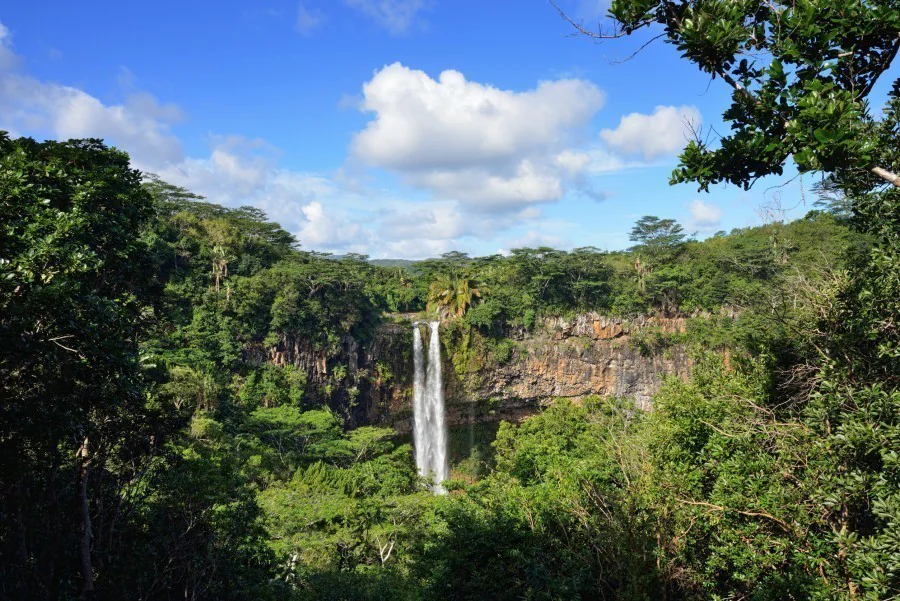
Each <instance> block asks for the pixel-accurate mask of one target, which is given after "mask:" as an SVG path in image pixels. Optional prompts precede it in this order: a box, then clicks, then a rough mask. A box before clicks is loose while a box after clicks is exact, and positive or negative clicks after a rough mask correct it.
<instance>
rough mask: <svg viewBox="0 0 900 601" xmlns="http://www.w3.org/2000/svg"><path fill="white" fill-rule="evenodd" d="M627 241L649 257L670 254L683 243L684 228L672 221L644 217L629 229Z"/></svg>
mask: <svg viewBox="0 0 900 601" xmlns="http://www.w3.org/2000/svg"><path fill="white" fill-rule="evenodd" d="M628 239H629V240H631V241H632V242H637V243H638V245H639V246H640V249H641V250H643V251H645V252H647V253H648V254H649V255H651V256H660V255H664V254H670V253H671V252H672V251H673V250H675V249H677V248H678V247H679V245H681V243H682V242H683V241H684V228H683V227H681V225H680V224H679V223H678V222H677V221H675V220H674V219H660V218H659V217H655V216H653V215H645V216H643V217H641V218H640V219H638V221H637V223H635V224H634V227H633V228H631V234H630V235H629V238H628Z"/></svg>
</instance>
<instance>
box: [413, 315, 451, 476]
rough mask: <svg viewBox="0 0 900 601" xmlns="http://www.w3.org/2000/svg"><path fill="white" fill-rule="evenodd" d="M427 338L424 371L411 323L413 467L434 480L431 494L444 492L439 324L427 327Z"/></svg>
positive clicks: (419, 341)
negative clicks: (429, 330)
mask: <svg viewBox="0 0 900 601" xmlns="http://www.w3.org/2000/svg"><path fill="white" fill-rule="evenodd" d="M428 325H429V327H430V328H431V336H430V339H429V341H428V368H427V371H426V369H425V361H424V359H423V357H422V354H423V352H422V351H423V348H422V346H423V345H422V334H421V332H420V331H419V324H418V323H415V324H413V367H414V370H415V374H414V377H413V420H414V428H413V442H414V444H415V449H416V467H417V468H418V470H419V474H420V475H422V476H429V475H430V476H431V477H432V478H433V479H434V482H435V485H434V489H433V490H434V492H436V493H439V494H442V493H444V492H446V491H445V490H444V488H443V487H442V486H441V482H443V481H444V480H446V479H447V475H448V473H449V466H448V463H447V426H446V423H445V420H444V383H443V380H442V378H441V340H440V337H439V336H438V326H439V325H440V322H437V321H433V322H431V323H429V324H428Z"/></svg>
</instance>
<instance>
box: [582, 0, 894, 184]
mask: <svg viewBox="0 0 900 601" xmlns="http://www.w3.org/2000/svg"><path fill="white" fill-rule="evenodd" d="M609 15H610V17H611V18H612V19H613V22H614V27H613V30H612V31H607V32H604V31H602V30H600V31H597V32H591V31H587V30H586V29H584V28H583V27H581V26H580V25H578V24H575V25H576V27H577V28H578V29H579V30H580V31H581V33H583V34H586V35H589V36H591V37H593V38H599V39H611V38H621V37H624V36H628V35H631V34H633V33H635V32H637V31H639V30H642V29H645V28H650V27H653V26H656V25H661V26H662V28H663V31H662V32H661V33H659V34H658V35H656V36H655V37H654V39H657V38H665V40H666V42H668V43H670V44H673V45H675V46H676V47H677V48H678V50H679V52H681V54H682V56H683V57H684V58H686V59H687V60H689V61H691V62H692V63H694V64H695V65H697V67H698V68H700V70H702V71H704V72H706V73H709V74H710V75H711V76H712V77H713V78H717V77H718V78H721V79H722V80H723V81H725V82H726V83H727V84H728V85H729V86H730V87H731V88H732V97H731V99H732V102H731V106H730V107H729V108H728V109H727V110H725V112H724V114H723V116H724V118H725V120H726V121H728V122H729V123H730V125H731V133H730V134H729V135H727V136H724V137H723V138H722V139H721V140H720V142H719V144H718V146H716V147H713V146H712V145H710V144H709V143H708V141H706V140H704V139H702V138H701V136H699V135H698V136H697V139H695V140H693V141H692V142H690V144H689V145H688V146H687V148H686V149H685V151H684V153H683V154H682V155H681V167H680V168H679V169H678V170H676V171H675V173H674V174H673V176H672V181H673V182H687V181H693V182H696V183H697V184H698V185H699V186H700V188H701V189H704V190H705V189H708V188H709V186H710V185H711V184H715V183H718V182H722V181H725V182H729V183H733V184H737V185H741V186H743V187H744V188H749V187H750V186H751V185H752V183H753V182H754V181H756V180H757V179H758V178H760V177H763V176H766V175H770V174H776V175H780V174H781V173H782V172H783V168H784V164H785V162H786V161H788V159H791V158H792V159H793V161H794V163H795V164H796V165H797V168H798V169H799V170H800V171H801V172H806V171H817V172H825V173H832V172H836V171H852V172H854V173H855V174H857V175H858V176H860V177H862V178H863V179H864V180H865V181H867V182H869V183H870V185H874V183H875V182H876V181H880V182H881V183H884V182H887V183H890V184H891V185H893V186H897V187H900V176H898V175H897V173H896V172H897V170H898V167H900V163H898V157H900V155H898V150H897V147H896V146H894V145H891V144H886V143H885V142H886V141H885V140H884V139H883V138H882V137H881V136H880V135H879V133H878V131H877V127H876V121H875V120H874V119H873V117H872V115H871V113H870V110H869V105H868V102H867V99H868V97H869V95H870V93H871V92H872V89H873V87H874V85H875V83H876V82H877V81H878V79H879V77H880V76H881V75H882V74H883V73H885V72H886V71H887V70H888V69H889V68H890V66H891V64H892V62H893V60H894V58H895V57H896V55H897V51H898V49H900V10H898V6H897V3H896V1H895V0H837V1H835V2H818V1H817V0H801V1H798V2H778V1H776V2H758V1H753V0H739V1H737V2H731V1H728V0H710V1H705V2H693V1H678V0H614V1H613V3H612V5H611V7H610V10H609ZM570 21H571V19H570ZM573 24H574V22H573ZM698 133H699V132H698Z"/></svg>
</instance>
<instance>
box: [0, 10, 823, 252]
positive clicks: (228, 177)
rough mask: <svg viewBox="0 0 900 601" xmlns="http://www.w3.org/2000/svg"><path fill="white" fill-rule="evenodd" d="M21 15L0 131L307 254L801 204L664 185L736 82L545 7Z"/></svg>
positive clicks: (6, 24)
mask: <svg viewBox="0 0 900 601" xmlns="http://www.w3.org/2000/svg"><path fill="white" fill-rule="evenodd" d="M11 4H12V6H10V5H9V4H7V5H6V6H4V7H2V8H0V24H2V25H0V129H6V130H9V131H11V132H12V133H13V134H14V135H30V136H34V137H37V138H58V139H63V138H69V137H103V138H105V139H107V140H108V141H109V142H110V143H112V144H114V145H116V146H118V147H120V148H122V149H124V150H127V151H128V152H129V153H130V154H131V156H132V160H133V162H134V163H135V165H136V166H137V167H138V168H140V169H142V170H144V171H150V172H154V173H158V174H159V175H161V176H162V177H163V178H164V179H166V180H168V181H170V182H172V183H176V184H179V185H183V186H185V187H187V188H189V189H191V190H193V191H195V192H198V193H201V194H203V195H205V196H206V197H207V198H208V199H209V200H210V201H212V202H216V203H219V204H224V205H227V206H240V205H245V204H250V205H255V206H258V207H260V208H262V209H264V210H265V211H266V212H267V213H268V214H269V215H270V217H271V218H273V219H275V220H277V221H279V222H280V223H281V224H282V225H283V226H284V227H285V228H287V229H288V230H290V231H291V232H293V233H295V234H296V235H297V236H298V238H299V239H300V242H301V244H302V246H303V247H304V248H307V249H314V250H322V251H327V252H335V253H343V252H348V251H353V252H362V253H366V254H369V255H370V256H372V257H378V258H380V257H405V258H422V257H426V256H434V255H436V254H438V253H441V252H445V251H448V250H451V249H457V250H463V251H466V252H470V253H472V254H478V255H480V254H490V253H494V252H498V251H504V250H508V249H510V248H515V247H519V246H537V245H550V246H555V247H561V248H573V247H577V246H588V245H591V246H596V247H599V248H603V249H610V250H612V249H619V248H625V247H627V246H629V242H628V231H629V230H630V228H631V226H632V224H633V223H634V221H636V220H637V219H638V218H639V217H640V216H642V215H646V214H654V215H659V216H661V217H672V218H675V219H678V220H679V221H680V222H681V223H682V224H683V225H684V226H685V228H686V230H687V231H688V232H697V234H698V236H699V237H703V236H706V235H709V234H711V233H713V232H715V231H717V230H729V229H731V228H734V227H744V226H748V225H754V224H757V223H759V222H760V219H761V217H760V215H761V214H765V213H766V212H767V211H766V209H765V208H764V207H770V208H771V207H773V206H774V207H779V206H780V207H781V208H782V209H783V210H784V214H785V215H786V216H787V217H796V216H800V215H802V214H804V213H805V211H807V210H808V209H809V208H810V203H811V202H812V200H813V199H812V197H811V196H810V195H809V194H808V192H807V193H806V194H804V188H807V189H808V187H809V184H811V183H812V179H811V178H810V177H806V178H805V179H804V180H801V179H795V180H793V181H789V180H791V175H792V174H789V175H787V176H785V177H783V178H779V179H771V180H767V181H761V182H758V183H757V184H756V186H754V188H753V189H751V190H750V191H748V192H744V191H742V190H739V189H737V188H733V187H724V186H723V187H721V188H717V189H714V190H713V191H712V192H711V193H709V194H705V193H698V192H697V191H696V189H695V187H693V186H690V185H680V186H675V187H670V186H669V185H668V184H667V180H668V176H669V173H670V172H671V170H672V168H673V167H674V166H675V164H676V155H677V154H678V151H679V150H680V149H681V147H683V145H684V143H685V131H684V123H685V121H686V120H687V121H691V122H693V123H696V124H702V125H703V126H704V127H709V126H713V127H715V128H716V129H718V130H719V131H722V129H723V127H724V126H723V124H722V123H721V120H720V117H719V115H720V114H721V112H722V109H723V108H724V107H725V106H726V103H727V102H728V89H727V87H726V86H725V84H723V83H722V82H721V81H718V80H717V81H712V82H710V80H709V78H708V77H707V76H704V75H703V74H701V73H700V72H699V71H698V70H697V69H696V68H695V67H693V66H692V65H690V64H688V63H686V62H684V61H682V60H681V59H679V57H678V54H677V52H676V50H675V49H674V48H673V47H672V46H669V45H665V44H662V43H656V44H653V45H651V46H650V47H648V48H647V49H646V50H644V51H643V52H642V53H640V54H639V55H638V56H637V57H635V58H634V59H632V60H630V61H628V62H624V63H621V64H616V61H617V59H622V58H624V57H627V56H628V55H629V54H631V53H632V52H633V51H634V50H635V49H637V48H638V47H639V46H640V45H641V44H642V43H643V41H644V40H645V39H646V38H642V37H640V36H636V37H634V39H625V40H619V41H616V42H608V43H604V44H602V45H600V44H596V43H594V42H592V41H590V40H588V39H586V38H577V37H572V36H571V35H570V34H571V33H572V30H571V27H570V26H569V25H568V24H567V23H566V22H565V21H563V20H562V19H561V18H560V17H559V15H558V14H557V13H556V11H555V10H554V8H553V7H552V6H551V5H550V4H549V2H547V1H546V0H518V1H515V2H513V1H512V0H493V1H491V2H484V1H478V2H476V1H474V0H329V1H327V2H326V1H325V0H304V1H303V2H297V1H296V0H294V1H274V0H273V1H265V0H263V1H259V2H237V1H232V0H223V1H220V2H217V3H212V2H194V3H189V2H183V1H181V2H172V1H169V0H163V1H157V2H155V3H150V4H148V3H140V4H138V3H131V2H100V1H86V2H81V3H63V2H54V3H53V4H54V6H52V7H50V6H48V5H47V4H46V3H37V2H30V3H29V2H18V3H11ZM559 4H560V6H561V7H563V8H564V9H565V10H566V11H567V12H569V13H570V14H571V15H572V16H573V17H575V18H576V19H583V20H584V21H585V23H586V24H588V25H590V24H591V23H596V21H597V20H598V19H600V18H601V17H602V15H603V13H604V10H605V6H604V3H602V2H597V1H588V0H569V1H567V2H566V1H562V2H560V3H559ZM782 184H783V185H782ZM775 186H780V187H775ZM804 203H805V204H804ZM769 214H771V211H769Z"/></svg>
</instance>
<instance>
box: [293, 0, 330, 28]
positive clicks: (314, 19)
mask: <svg viewBox="0 0 900 601" xmlns="http://www.w3.org/2000/svg"><path fill="white" fill-rule="evenodd" d="M327 20H328V19H327V17H326V16H325V13H323V12H322V11H321V10H319V9H318V8H309V7H307V6H306V3H305V2H300V3H299V4H298V5H297V21H296V23H295V26H296V28H297V31H298V32H300V35H304V36H308V35H312V33H313V32H314V31H315V30H317V29H319V28H320V27H321V26H322V25H324V24H325V21H327Z"/></svg>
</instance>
